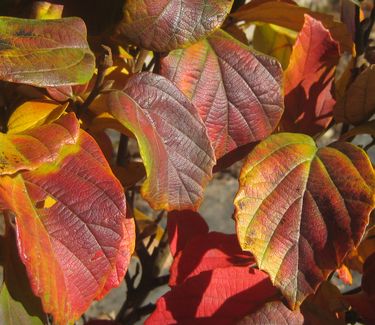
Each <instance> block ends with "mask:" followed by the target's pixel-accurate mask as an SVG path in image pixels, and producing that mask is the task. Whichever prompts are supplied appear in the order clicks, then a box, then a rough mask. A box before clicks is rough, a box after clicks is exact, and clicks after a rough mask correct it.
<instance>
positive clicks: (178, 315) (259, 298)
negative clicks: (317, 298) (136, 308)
mask: <svg viewBox="0 0 375 325" xmlns="http://www.w3.org/2000/svg"><path fill="white" fill-rule="evenodd" d="M218 293H220V294H218ZM276 293H277V291H276V290H275V288H274V287H272V285H271V282H270V281H269V278H268V277H267V275H266V274H265V273H263V272H261V271H259V270H255V269H250V270H249V269H248V267H238V266H237V267H236V266H233V267H229V268H218V269H215V270H212V271H206V272H201V273H200V274H199V275H197V276H194V277H192V278H189V279H187V280H186V281H185V282H184V283H183V284H181V285H179V286H176V287H174V288H173V289H172V290H171V291H169V292H167V293H166V294H165V295H164V296H163V297H161V298H160V299H159V300H158V301H157V303H156V310H155V311H154V312H153V313H152V314H151V316H150V317H149V318H148V319H147V320H146V322H145V324H146V325H151V324H158V325H159V324H176V323H177V324H189V325H197V324H205V325H231V324H235V323H236V321H238V320H240V319H241V318H242V317H244V316H245V315H247V314H248V313H251V312H253V311H255V310H256V309H258V308H259V307H260V306H262V304H263V303H264V302H265V301H267V300H268V299H270V298H271V297H273V296H274V295H275V294H276Z"/></svg>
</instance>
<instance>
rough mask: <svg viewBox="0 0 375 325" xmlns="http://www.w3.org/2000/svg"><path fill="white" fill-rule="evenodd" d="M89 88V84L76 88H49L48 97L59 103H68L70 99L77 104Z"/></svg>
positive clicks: (76, 86)
mask: <svg viewBox="0 0 375 325" xmlns="http://www.w3.org/2000/svg"><path fill="white" fill-rule="evenodd" d="M89 86H90V84H89V82H87V83H85V84H82V85H75V86H57V87H47V88H46V90H47V92H48V95H49V96H50V97H51V98H52V99H54V100H56V101H58V102H66V101H68V100H69V99H71V100H73V101H74V102H75V101H77V99H78V98H79V97H81V96H84V94H85V92H86V91H87V89H88V88H89Z"/></svg>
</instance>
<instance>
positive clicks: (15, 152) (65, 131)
mask: <svg viewBox="0 0 375 325" xmlns="http://www.w3.org/2000/svg"><path fill="white" fill-rule="evenodd" d="M78 134H79V123H78V121H77V119H76V118H75V117H74V115H72V114H69V115H65V116H63V117H62V118H61V119H59V120H57V121H55V122H54V123H51V124H47V125H42V126H39V127H36V128H34V129H30V130H27V131H25V132H22V133H18V134H17V133H16V134H12V133H10V134H4V133H0V148H1V149H0V175H11V174H14V173H16V172H17V171H20V170H32V169H35V168H37V167H38V166H40V165H41V164H43V163H45V162H52V161H54V160H55V159H56V158H57V156H58V154H59V151H60V150H61V148H62V147H63V146H64V145H67V144H73V143H75V142H76V140H77V137H78ZM46 140H47V141H46Z"/></svg>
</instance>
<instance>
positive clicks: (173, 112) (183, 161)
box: [107, 73, 215, 211]
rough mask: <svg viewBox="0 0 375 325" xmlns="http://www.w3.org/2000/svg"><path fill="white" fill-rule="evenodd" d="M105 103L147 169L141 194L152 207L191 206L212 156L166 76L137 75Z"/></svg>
mask: <svg viewBox="0 0 375 325" xmlns="http://www.w3.org/2000/svg"><path fill="white" fill-rule="evenodd" d="M107 104H108V110H109V112H110V113H111V114H112V115H113V116H114V117H115V118H116V119H117V120H118V121H120V122H121V123H122V124H123V125H124V126H125V127H126V128H128V129H129V130H130V131H131V132H132V133H133V134H134V135H135V136H136V138H137V140H138V144H139V147H140V152H141V156H142V159H143V162H144V164H145V167H146V172H147V179H146V181H145V182H144V184H143V186H142V189H141V193H142V195H143V197H144V198H145V199H146V200H147V201H148V202H149V203H150V204H151V206H152V207H153V208H154V209H165V210H168V211H170V210H184V209H197V208H198V206H199V204H200V202H201V200H202V198H203V190H204V188H205V186H206V185H207V183H208V181H209V180H210V179H211V177H212V167H213V166H214V164H215V157H214V152H213V149H212V146H211V143H210V140H209V139H208V136H207V132H206V128H205V126H204V124H203V122H202V120H201V118H200V116H199V114H198V112H197V110H196V108H195V107H194V106H193V105H192V104H191V102H190V101H189V100H188V99H187V98H186V97H185V96H184V95H183V94H182V93H181V92H180V91H179V90H178V89H177V87H176V86H174V85H173V84H172V83H171V82H170V81H169V80H167V79H166V78H164V77H162V76H158V75H156V74H152V73H141V74H138V75H136V76H134V77H132V78H131V79H130V80H129V81H128V83H127V86H126V88H125V89H124V91H114V92H111V93H110V94H109V95H108V97H107Z"/></svg>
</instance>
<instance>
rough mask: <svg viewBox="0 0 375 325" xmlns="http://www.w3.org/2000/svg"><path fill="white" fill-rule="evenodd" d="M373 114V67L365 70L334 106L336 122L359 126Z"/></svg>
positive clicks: (374, 105) (374, 88) (374, 80)
mask: <svg viewBox="0 0 375 325" xmlns="http://www.w3.org/2000/svg"><path fill="white" fill-rule="evenodd" d="M374 113H375V65H370V66H369V67H368V68H366V69H365V70H364V71H363V72H362V73H361V74H360V75H359V76H358V77H357V78H356V79H355V80H354V82H353V83H352V84H351V85H350V86H349V88H348V90H347V92H346V93H345V96H344V97H342V98H340V99H339V100H338V102H337V104H336V106H335V109H334V115H335V120H336V122H345V123H349V124H360V123H361V122H365V121H366V120H367V119H368V118H369V117H371V116H372V115H373V114H374Z"/></svg>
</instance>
